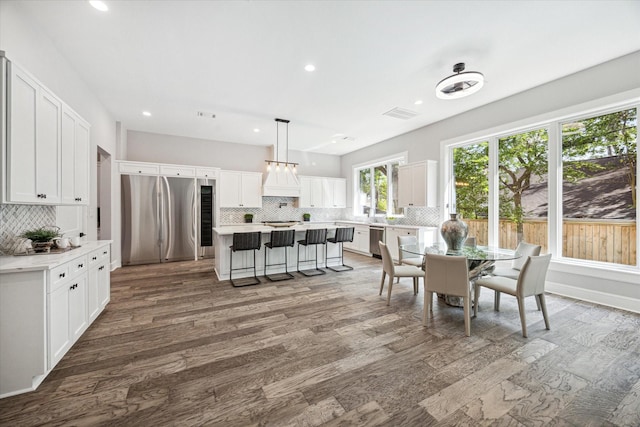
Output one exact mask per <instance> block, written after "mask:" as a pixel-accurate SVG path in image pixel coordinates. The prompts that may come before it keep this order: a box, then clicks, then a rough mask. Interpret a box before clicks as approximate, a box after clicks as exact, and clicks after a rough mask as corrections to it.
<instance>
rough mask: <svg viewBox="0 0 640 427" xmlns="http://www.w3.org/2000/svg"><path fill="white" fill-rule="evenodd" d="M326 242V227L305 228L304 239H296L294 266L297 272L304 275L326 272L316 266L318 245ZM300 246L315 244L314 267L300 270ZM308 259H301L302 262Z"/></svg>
mask: <svg viewBox="0 0 640 427" xmlns="http://www.w3.org/2000/svg"><path fill="white" fill-rule="evenodd" d="M326 244H327V229H326V228H322V229H315V230H307V232H306V234H305V236H304V240H298V262H297V264H296V267H297V269H298V273H300V274H302V275H304V276H319V275H321V274H327V272H326V271H324V270H322V269H320V268H318V245H326ZM300 246H315V248H316V268H315V269H310V270H305V271H300ZM325 248H326V246H325ZM309 261H310V260H308V259H307V260H302V262H309Z"/></svg>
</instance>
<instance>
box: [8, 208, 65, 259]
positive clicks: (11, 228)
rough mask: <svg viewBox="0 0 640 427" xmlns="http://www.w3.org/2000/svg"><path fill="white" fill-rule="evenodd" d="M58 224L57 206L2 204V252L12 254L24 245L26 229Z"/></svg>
mask: <svg viewBox="0 0 640 427" xmlns="http://www.w3.org/2000/svg"><path fill="white" fill-rule="evenodd" d="M55 224H56V207H55V206H37V205H2V204H0V253H1V254H3V255H11V254H13V253H14V252H15V251H16V249H17V248H18V247H19V246H21V245H22V243H23V241H24V239H23V238H21V237H20V235H21V234H22V233H23V232H25V231H26V230H29V229H32V228H38V227H44V226H47V225H55Z"/></svg>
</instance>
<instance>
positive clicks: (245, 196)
mask: <svg viewBox="0 0 640 427" xmlns="http://www.w3.org/2000/svg"><path fill="white" fill-rule="evenodd" d="M220 207H221V208H261V207H262V173H259V172H238V171H220Z"/></svg>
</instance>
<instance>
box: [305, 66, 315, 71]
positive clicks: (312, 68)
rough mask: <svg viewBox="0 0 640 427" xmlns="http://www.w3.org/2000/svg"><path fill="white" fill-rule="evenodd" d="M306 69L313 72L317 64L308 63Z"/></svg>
mask: <svg viewBox="0 0 640 427" xmlns="http://www.w3.org/2000/svg"><path fill="white" fill-rule="evenodd" d="M304 69H305V71H309V72H312V71H315V70H316V66H315V65H313V64H307V65H305V66H304Z"/></svg>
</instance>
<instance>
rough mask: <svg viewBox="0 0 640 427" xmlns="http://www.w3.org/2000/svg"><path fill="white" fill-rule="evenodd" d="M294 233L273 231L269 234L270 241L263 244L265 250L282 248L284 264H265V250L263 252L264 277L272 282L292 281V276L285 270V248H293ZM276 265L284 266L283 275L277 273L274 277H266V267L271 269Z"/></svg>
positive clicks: (293, 231) (291, 231)
mask: <svg viewBox="0 0 640 427" xmlns="http://www.w3.org/2000/svg"><path fill="white" fill-rule="evenodd" d="M295 239H296V231H295V230H277V231H276V230H274V231H272V232H271V238H270V239H269V240H270V241H269V242H267V243H265V244H264V247H265V248H269V249H273V248H284V263H279V264H267V252H268V251H267V250H266V249H265V250H264V275H265V277H266V278H267V279H269V280H271V281H272V282H279V281H281V280H289V279H293V278H294V276H293V274H291V273H289V270H287V264H288V262H287V247H289V246H291V247H293V246H294V245H295V243H296V242H295ZM277 265H284V273H278V274H274V275H271V276H269V275H267V267H273V266H277Z"/></svg>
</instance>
